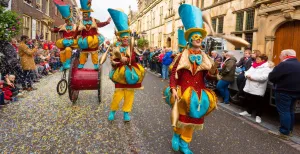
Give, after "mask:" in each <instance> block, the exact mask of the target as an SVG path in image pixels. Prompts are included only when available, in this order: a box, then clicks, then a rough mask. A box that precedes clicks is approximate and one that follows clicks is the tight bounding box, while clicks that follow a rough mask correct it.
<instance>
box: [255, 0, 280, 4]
mask: <svg viewBox="0 0 300 154" xmlns="http://www.w3.org/2000/svg"><path fill="white" fill-rule="evenodd" d="M280 1H281V0H254V2H255V4H256V5H261V4H270V3H274V2H280Z"/></svg>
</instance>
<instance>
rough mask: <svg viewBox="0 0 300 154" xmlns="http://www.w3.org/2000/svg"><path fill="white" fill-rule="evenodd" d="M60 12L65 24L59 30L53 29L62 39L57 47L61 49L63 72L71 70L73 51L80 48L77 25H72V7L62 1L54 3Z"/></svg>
mask: <svg viewBox="0 0 300 154" xmlns="http://www.w3.org/2000/svg"><path fill="white" fill-rule="evenodd" d="M54 3H55V5H56V7H57V9H58V11H59V12H60V14H61V15H62V17H63V19H65V24H63V25H60V26H59V27H58V28H53V29H51V31H52V32H54V33H59V34H60V35H61V39H59V40H57V41H56V46H57V47H58V48H59V49H60V61H61V62H62V63H63V66H62V67H61V70H63V69H69V68H70V66H71V57H72V50H73V49H76V48H78V45H77V40H76V39H75V37H76V28H77V27H76V24H73V23H72V10H71V6H70V5H67V4H64V2H62V1H60V0H55V1H54Z"/></svg>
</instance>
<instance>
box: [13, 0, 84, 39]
mask: <svg viewBox="0 0 300 154" xmlns="http://www.w3.org/2000/svg"><path fill="white" fill-rule="evenodd" d="M11 1H12V5H11V10H12V11H15V12H17V13H18V14H20V15H21V16H22V18H23V31H22V32H21V33H20V35H27V36H29V37H30V38H32V39H38V38H39V39H44V40H52V41H55V40H56V39H57V38H59V36H58V34H54V33H53V34H52V33H51V31H50V28H52V27H53V26H59V25H61V24H64V19H62V16H61V15H60V13H59V11H58V10H57V8H56V6H55V4H54V3H53V0H11ZM64 2H65V3H68V4H71V5H72V6H73V10H76V11H77V6H78V5H77V3H76V0H64ZM76 11H74V12H73V14H76V15H77V13H78V12H76ZM74 20H75V21H76V20H78V17H74Z"/></svg>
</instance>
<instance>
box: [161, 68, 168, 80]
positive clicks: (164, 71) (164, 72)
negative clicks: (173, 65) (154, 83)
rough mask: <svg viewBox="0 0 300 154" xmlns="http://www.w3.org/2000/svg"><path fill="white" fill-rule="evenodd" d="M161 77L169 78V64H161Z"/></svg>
mask: <svg viewBox="0 0 300 154" xmlns="http://www.w3.org/2000/svg"><path fill="white" fill-rule="evenodd" d="M162 78H163V79H168V78H169V65H162Z"/></svg>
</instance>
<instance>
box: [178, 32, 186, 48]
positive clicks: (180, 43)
mask: <svg viewBox="0 0 300 154" xmlns="http://www.w3.org/2000/svg"><path fill="white" fill-rule="evenodd" d="M177 32H178V51H179V52H180V53H182V51H183V50H184V49H185V48H186V40H185V39H184V31H183V30H182V29H178V31H177Z"/></svg>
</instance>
